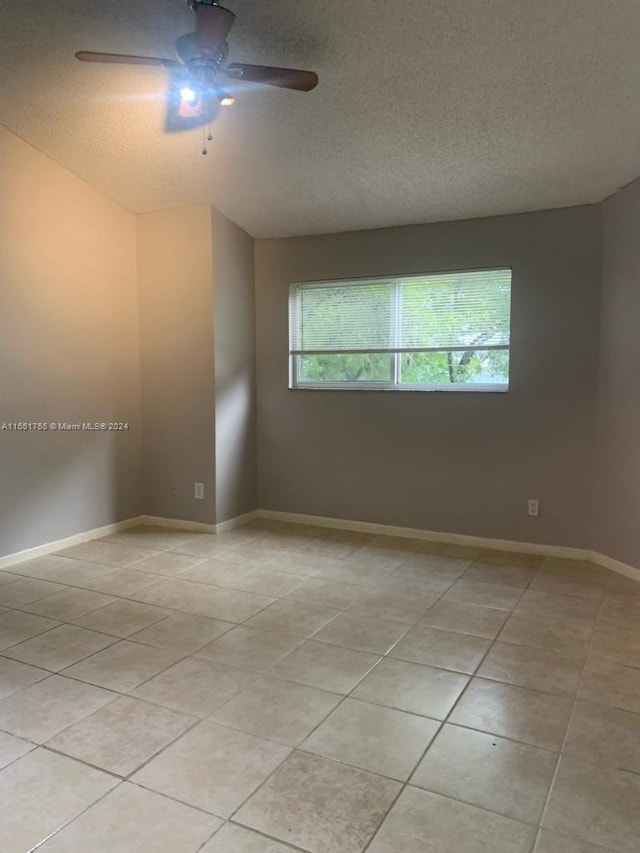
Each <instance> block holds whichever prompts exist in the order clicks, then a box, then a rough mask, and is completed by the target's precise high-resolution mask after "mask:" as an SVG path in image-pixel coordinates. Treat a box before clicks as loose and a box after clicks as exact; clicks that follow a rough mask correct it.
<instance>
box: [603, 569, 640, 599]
mask: <svg viewBox="0 0 640 853" xmlns="http://www.w3.org/2000/svg"><path fill="white" fill-rule="evenodd" d="M604 598H605V600H607V601H620V602H622V603H623V604H631V603H633V604H635V605H636V607H637V606H638V604H640V581H637V580H635V579H633V578H627V577H624V576H623V575H618V574H616V573H615V572H610V573H609V576H608V577H607V580H606V582H605V586H604Z"/></svg>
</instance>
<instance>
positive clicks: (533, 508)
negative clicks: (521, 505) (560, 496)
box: [528, 498, 540, 518]
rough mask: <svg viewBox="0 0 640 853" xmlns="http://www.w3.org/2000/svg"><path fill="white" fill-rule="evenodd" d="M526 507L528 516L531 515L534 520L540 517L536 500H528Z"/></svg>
mask: <svg viewBox="0 0 640 853" xmlns="http://www.w3.org/2000/svg"><path fill="white" fill-rule="evenodd" d="M528 506H529V515H532V516H534V517H535V518H537V517H538V516H539V515H540V504H539V502H538V501H537V500H535V499H534V498H530V499H529V503H528Z"/></svg>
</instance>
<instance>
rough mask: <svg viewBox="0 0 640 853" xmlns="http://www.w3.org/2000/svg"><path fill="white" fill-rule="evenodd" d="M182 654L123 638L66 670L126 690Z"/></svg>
mask: <svg viewBox="0 0 640 853" xmlns="http://www.w3.org/2000/svg"><path fill="white" fill-rule="evenodd" d="M181 657H182V654H181V653H180V652H173V651H169V650H168V649H156V648H153V647H152V646H143V645H141V644H140V643H130V642H127V641H126V640H120V642H119V643H115V644H114V645H113V646H109V647H108V648H106V649H103V651H101V652H98V653H97V654H95V655H93V656H92V657H90V658H86V659H85V660H82V661H80V662H79V663H76V664H74V665H73V666H71V667H69V669H67V670H65V675H69V676H70V677H72V678H78V679H80V681H87V682H89V683H90V684H97V685H98V686H99V687H106V688H108V689H110V690H118V691H119V692H121V693H126V692H127V691H129V690H133V688H134V687H137V686H138V685H139V684H142V682H143V681H146V680H147V679H148V678H151V677H152V676H154V675H157V674H158V673H159V672H160V671H161V670H163V669H167V667H169V666H171V664H174V663H176V662H177V661H178V660H179V659H180V658H181Z"/></svg>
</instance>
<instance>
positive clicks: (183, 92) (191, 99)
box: [180, 86, 198, 104]
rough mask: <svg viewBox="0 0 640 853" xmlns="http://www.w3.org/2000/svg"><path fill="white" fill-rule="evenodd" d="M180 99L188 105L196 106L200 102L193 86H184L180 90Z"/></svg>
mask: <svg viewBox="0 0 640 853" xmlns="http://www.w3.org/2000/svg"><path fill="white" fill-rule="evenodd" d="M180 97H181V98H182V100H183V101H185V102H186V103H187V104H194V103H195V102H196V101H197V100H198V93H197V92H196V90H195V89H192V88H191V86H184V87H183V88H182V89H180Z"/></svg>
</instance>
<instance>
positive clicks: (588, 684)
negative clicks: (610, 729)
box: [578, 658, 640, 714]
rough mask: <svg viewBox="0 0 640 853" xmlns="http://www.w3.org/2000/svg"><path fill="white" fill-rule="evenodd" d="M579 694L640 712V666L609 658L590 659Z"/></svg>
mask: <svg viewBox="0 0 640 853" xmlns="http://www.w3.org/2000/svg"><path fill="white" fill-rule="evenodd" d="M578 697H579V698H580V699H585V700H587V701H589V702H595V704H596V705H608V706H610V707H612V708H620V709H621V710H623V711H631V712H632V713H634V714H640V669H637V668H634V667H630V666H624V665H623V664H620V663H616V662H614V661H609V660H601V659H598V658H593V659H589V660H587V664H586V666H585V668H584V672H583V674H582V678H581V680H580V686H579V688H578Z"/></svg>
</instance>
